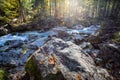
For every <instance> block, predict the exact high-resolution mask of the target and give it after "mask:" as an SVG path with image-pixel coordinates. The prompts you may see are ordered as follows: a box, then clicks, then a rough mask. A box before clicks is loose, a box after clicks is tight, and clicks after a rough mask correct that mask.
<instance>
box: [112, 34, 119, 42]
mask: <svg viewBox="0 0 120 80" xmlns="http://www.w3.org/2000/svg"><path fill="white" fill-rule="evenodd" d="M113 41H115V42H120V32H118V33H116V34H115V37H114V39H113Z"/></svg>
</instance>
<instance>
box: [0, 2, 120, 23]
mask: <svg viewBox="0 0 120 80" xmlns="http://www.w3.org/2000/svg"><path fill="white" fill-rule="evenodd" d="M48 17H50V18H57V19H67V20H69V19H72V20H81V19H87V18H88V17H90V18H112V19H118V18H120V0H0V24H1V23H3V22H4V21H5V22H11V21H12V20H13V19H14V18H18V20H19V22H20V23H21V22H26V21H27V20H32V19H34V18H38V19H47V18H48Z"/></svg>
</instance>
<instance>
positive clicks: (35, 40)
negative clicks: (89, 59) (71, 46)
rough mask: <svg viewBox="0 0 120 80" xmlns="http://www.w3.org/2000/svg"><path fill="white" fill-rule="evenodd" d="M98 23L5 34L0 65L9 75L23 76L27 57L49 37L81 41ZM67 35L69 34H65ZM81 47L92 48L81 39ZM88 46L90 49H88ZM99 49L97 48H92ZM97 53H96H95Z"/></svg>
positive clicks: (0, 38) (95, 28) (0, 53)
mask: <svg viewBox="0 0 120 80" xmlns="http://www.w3.org/2000/svg"><path fill="white" fill-rule="evenodd" d="M98 29H100V25H91V26H89V27H83V26H82V25H76V26H74V27H72V28H67V27H55V28H53V29H51V30H49V31H27V32H23V33H14V34H7V35H5V36H1V37H0V67H5V69H7V71H8V72H9V73H10V76H12V77H14V78H16V76H24V74H25V70H24V66H25V63H26V62H27V60H28V58H29V57H30V56H31V55H32V54H33V53H34V52H35V51H36V50H37V49H38V48H39V47H41V46H43V44H44V43H45V42H46V41H48V40H49V38H50V37H59V38H61V39H63V40H65V41H71V42H75V41H74V40H80V41H82V40H83V39H85V38H86V37H89V36H91V35H95V33H96V31H97V30H98ZM61 32H62V33H61ZM67 35H69V36H67ZM79 46H80V47H81V48H85V47H86V46H89V47H88V48H87V49H86V50H85V51H86V52H87V51H90V49H91V48H92V47H91V46H92V45H91V44H90V43H89V42H85V41H82V42H81V45H79ZM89 48H90V49H89ZM94 51H96V52H97V51H99V50H94ZM96 54H97V53H96Z"/></svg>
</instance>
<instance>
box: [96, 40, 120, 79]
mask: <svg viewBox="0 0 120 80" xmlns="http://www.w3.org/2000/svg"><path fill="white" fill-rule="evenodd" d="M99 47H100V54H99V55H98V56H97V57H98V58H100V59H102V63H101V66H102V67H105V68H106V69H108V70H109V73H110V74H111V75H112V76H113V77H114V79H115V80H119V79H120V74H119V71H120V64H119V63H120V44H119V43H109V42H108V43H101V44H99Z"/></svg>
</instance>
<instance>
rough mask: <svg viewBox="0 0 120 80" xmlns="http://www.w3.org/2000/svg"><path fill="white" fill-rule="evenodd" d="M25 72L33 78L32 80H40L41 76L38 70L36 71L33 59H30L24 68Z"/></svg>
mask: <svg viewBox="0 0 120 80" xmlns="http://www.w3.org/2000/svg"><path fill="white" fill-rule="evenodd" d="M25 69H26V72H27V73H28V75H29V76H30V78H33V79H34V80H41V74H40V72H39V70H38V69H37V64H36V63H35V62H34V58H33V57H31V58H30V59H29V60H28V62H27V63H26V66H25Z"/></svg>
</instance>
